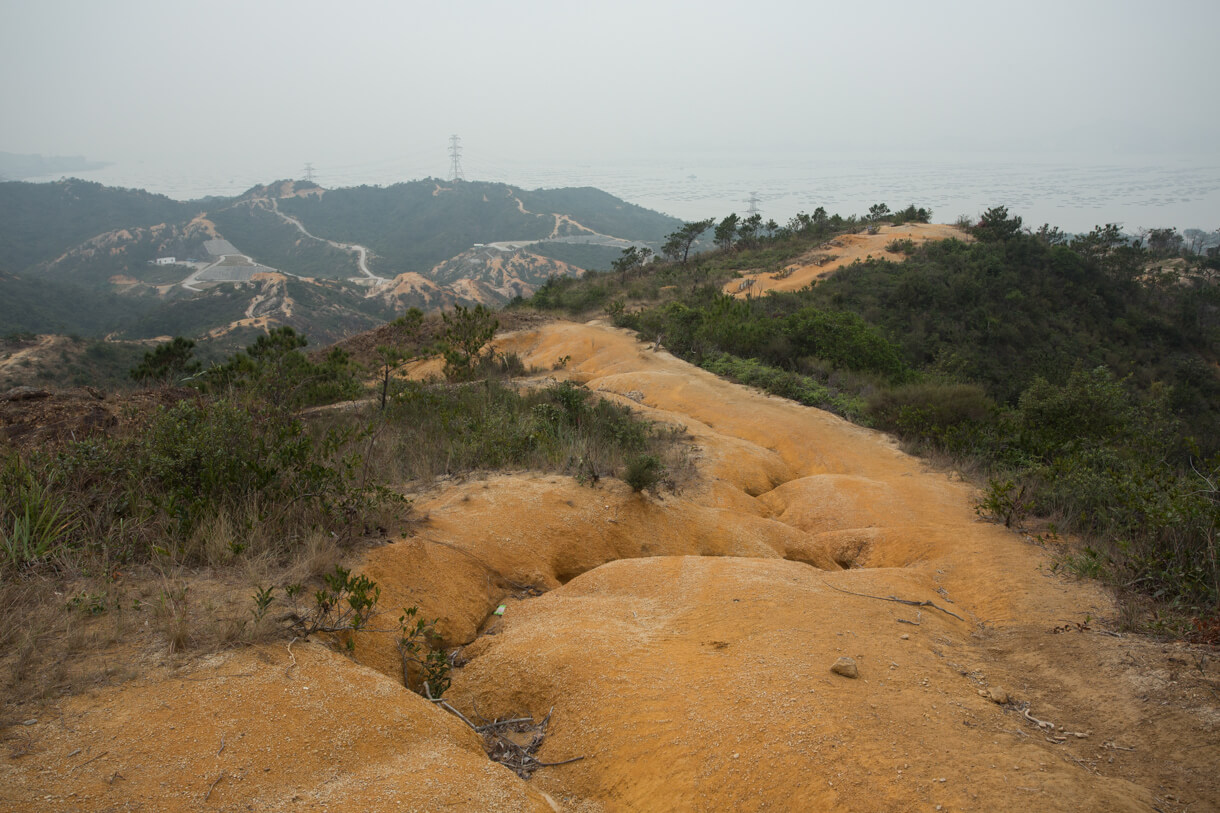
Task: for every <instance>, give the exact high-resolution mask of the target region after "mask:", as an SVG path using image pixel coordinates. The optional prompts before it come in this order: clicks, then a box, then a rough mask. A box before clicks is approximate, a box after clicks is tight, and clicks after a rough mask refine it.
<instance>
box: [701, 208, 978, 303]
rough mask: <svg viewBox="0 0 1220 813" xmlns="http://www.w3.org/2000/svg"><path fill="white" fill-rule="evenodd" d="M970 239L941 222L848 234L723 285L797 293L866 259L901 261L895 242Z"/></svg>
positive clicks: (749, 291)
mask: <svg viewBox="0 0 1220 813" xmlns="http://www.w3.org/2000/svg"><path fill="white" fill-rule="evenodd" d="M948 238H954V239H957V240H965V239H967V237H966V235H965V234H963V233H962V231H961V230H960V229H958V228H957V227H955V226H949V225H945V224H939V223H932V224H929V223H905V224H903V225H901V226H888V225H887V226H882V227H881V228H880V229H879V230H878V231H877V233H876V234H845V235H843V236H841V237H836V238H835V239H833V240H831V241H830V242H828V243H826V244H824V245H821V246H818V247H817V248H816V249H814V250H813V251H810V252H808V253H807V254H805V255H803V256H801V257H798V258H797V259H796V260H795V261H793V262H791V263H789V264H787V265H786V266H784V267H783V268H782V269H780V270H779V271H778V272H768V271H753V272H746V273H743V274H742V277H743V278H742V279H734V280H732V281H731V282H728V283H726V284H725V286H724V292H725V293H726V294H732V295H734V296H746V295H749V296H761V295H762V294H763V293H765V292H766V291H797V290H800V289H801V288H804V287H805V286H806V285H809V284H811V283H813V282H815V281H816V280H818V279H821V278H822V277H824V276H826V275H827V274H829V273H831V272H832V271H835V270H836V269H839V268H842V267H843V266H845V265H851V264H852V263H854V262H855V261H856V260H863V259H865V258H866V257H869V256H873V257H881V258H885V259H889V260H899V261H900V260H901V259H902V255H901V254H898V253H895V252H892V251H889V250H887V248H886V247H887V246H889V245H890V244H891V243H893V242H894V241H895V240H910V241H911V242H912V243H915V244H916V245H918V244H919V243H923V242H926V241H928V240H945V239H948Z"/></svg>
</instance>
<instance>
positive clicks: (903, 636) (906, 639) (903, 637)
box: [898, 632, 911, 641]
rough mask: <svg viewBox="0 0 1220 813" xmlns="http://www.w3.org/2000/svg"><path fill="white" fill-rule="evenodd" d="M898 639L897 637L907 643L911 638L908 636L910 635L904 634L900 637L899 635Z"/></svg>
mask: <svg viewBox="0 0 1220 813" xmlns="http://www.w3.org/2000/svg"><path fill="white" fill-rule="evenodd" d="M898 637H899V638H901V639H902V640H904V641H909V640H911V636H910V635H907V634H906V633H905V632H904V633H902V635H899V636H898Z"/></svg>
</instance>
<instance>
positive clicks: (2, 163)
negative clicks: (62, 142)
mask: <svg viewBox="0 0 1220 813" xmlns="http://www.w3.org/2000/svg"><path fill="white" fill-rule="evenodd" d="M105 166H109V165H108V164H107V163H106V162H105V161H90V160H88V159H86V158H85V157H84V156H80V155H22V154H18V153H12V152H0V181H21V180H24V179H26V178H37V177H39V176H40V175H54V174H55V173H57V172H58V173H66V172H85V171H87V170H91V169H101V168H102V167H105Z"/></svg>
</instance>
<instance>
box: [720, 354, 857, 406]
mask: <svg viewBox="0 0 1220 813" xmlns="http://www.w3.org/2000/svg"><path fill="white" fill-rule="evenodd" d="M699 366H700V367H702V368H703V369H705V370H707V371H708V372H712V373H715V374H716V375H719V376H723V377H725V378H728V379H730V380H732V381H736V382H738V383H740V384H746V385H748V386H751V387H757V388H758V389H760V390H763V391H764V392H769V393H771V394H772V395H778V396H780V397H782V398H790V399H792V400H793V401H796V402H797V403H801V404H805V405H806V406H815V407H819V408H821V409H825V410H828V411H830V412H834V413H836V414H838V415H844V416H848V417H851V418H853V419H855V420H863V419H864V417H865V414H864V405H863V403H862V402H861V401H860V400H859V399H857V398H852V397H850V396H846V395H842V394H839V393H835V392H832V391H831V390H830V389H829V388H828V387H826V386H824V385H823V384H820V383H819V382H818V381H816V380H815V379H813V378H811V377H810V376H807V375H801V374H800V373H794V372H789V371H788V370H777V369H775V368H774V367H768V366H767V365H765V364H762V363H761V362H759V361H756V360H754V359H741V358H737V357H736V356H731V355H729V354H727V353H720V354H716V355H711V356H708V357H707V358H705V359H703V361H702V362H701V363H700V365H699Z"/></svg>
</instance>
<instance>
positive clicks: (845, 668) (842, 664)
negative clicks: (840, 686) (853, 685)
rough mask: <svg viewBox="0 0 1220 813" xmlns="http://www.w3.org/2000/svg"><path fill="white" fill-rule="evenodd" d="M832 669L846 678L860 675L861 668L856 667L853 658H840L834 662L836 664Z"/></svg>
mask: <svg viewBox="0 0 1220 813" xmlns="http://www.w3.org/2000/svg"><path fill="white" fill-rule="evenodd" d="M830 671H832V672H834V673H835V674H836V675H842V676H843V677H845V678H858V677H860V670H859V669H858V668H856V662H855V661H854V660H852V659H851V658H839V659H838V660H837V661H835V662H834V666H831V667H830Z"/></svg>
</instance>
